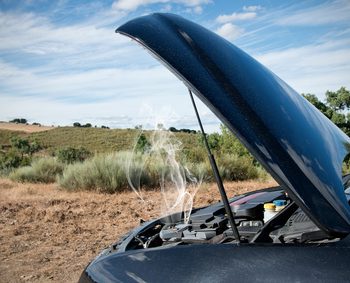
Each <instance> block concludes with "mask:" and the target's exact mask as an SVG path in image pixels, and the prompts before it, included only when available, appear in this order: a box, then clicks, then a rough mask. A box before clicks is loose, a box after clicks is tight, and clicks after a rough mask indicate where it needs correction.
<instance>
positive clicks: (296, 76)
mask: <svg viewBox="0 0 350 283" xmlns="http://www.w3.org/2000/svg"><path fill="white" fill-rule="evenodd" d="M349 46H350V40H336V41H329V42H325V43H321V44H317V45H306V46H302V47H297V48H288V49H285V50H282V51H275V52H269V53H266V54H263V55H260V56H256V58H257V59H258V60H259V61H260V62H262V63H263V64H264V65H266V66H267V67H268V68H270V69H271V70H272V71H273V72H275V73H276V74H278V75H279V76H280V77H281V78H283V79H284V80H285V81H286V82H288V83H289V84H290V85H291V86H292V87H294V88H295V89H296V90H297V91H299V92H312V93H316V94H317V95H320V96H322V95H323V94H324V92H325V91H326V90H336V89H338V88H340V87H341V86H345V87H347V88H350V83H349V76H348V74H350V47H349Z"/></svg>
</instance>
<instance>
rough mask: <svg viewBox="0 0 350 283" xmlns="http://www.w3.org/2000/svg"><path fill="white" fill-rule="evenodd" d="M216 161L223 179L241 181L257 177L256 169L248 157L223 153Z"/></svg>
mask: <svg viewBox="0 0 350 283" xmlns="http://www.w3.org/2000/svg"><path fill="white" fill-rule="evenodd" d="M217 163H218V167H219V172H220V175H221V178H222V179H223V180H226V181H242V180H248V179H256V178H258V177H259V171H258V169H257V167H256V166H254V164H253V160H252V159H251V158H249V157H246V156H242V157H239V156H237V155H233V154H223V155H221V156H220V157H219V159H218V162H217Z"/></svg>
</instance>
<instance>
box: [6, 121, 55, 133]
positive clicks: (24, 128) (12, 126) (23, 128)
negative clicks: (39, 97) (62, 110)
mask: <svg viewBox="0 0 350 283" xmlns="http://www.w3.org/2000/svg"><path fill="white" fill-rule="evenodd" d="M0 129H3V130H10V131H19V132H26V133H37V132H43V131H48V130H52V129H54V127H49V126H38V125H26V124H17V123H8V122H0Z"/></svg>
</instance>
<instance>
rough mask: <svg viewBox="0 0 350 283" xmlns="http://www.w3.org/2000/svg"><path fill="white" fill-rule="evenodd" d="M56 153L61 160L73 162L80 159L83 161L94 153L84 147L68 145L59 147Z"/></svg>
mask: <svg viewBox="0 0 350 283" xmlns="http://www.w3.org/2000/svg"><path fill="white" fill-rule="evenodd" d="M55 155H56V156H57V159H58V160H59V161H60V162H63V163H69V164H72V163H74V162H78V161H80V162H82V161H84V160H86V159H87V158H89V157H90V156H91V155H92V154H91V152H90V151H88V150H87V149H86V148H84V147H80V148H74V147H67V148H61V149H59V150H58V151H57V152H56V154H55Z"/></svg>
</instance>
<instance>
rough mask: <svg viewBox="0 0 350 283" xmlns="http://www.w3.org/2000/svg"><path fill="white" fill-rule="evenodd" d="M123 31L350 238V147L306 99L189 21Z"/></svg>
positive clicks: (172, 19)
mask: <svg viewBox="0 0 350 283" xmlns="http://www.w3.org/2000/svg"><path fill="white" fill-rule="evenodd" d="M116 32H118V33H121V34H123V35H126V36H128V37H130V38H132V39H134V40H136V41H137V42H138V43H140V44H141V45H143V46H144V47H146V49H148V50H149V51H151V53H152V54H153V55H154V56H155V57H156V58H157V59H158V60H160V61H161V62H162V63H163V64H164V65H165V66H166V67H167V68H168V69H170V71H172V72H173V73H174V74H175V75H176V76H178V77H179V78H180V80H182V81H183V82H184V84H185V85H186V86H187V87H188V88H189V89H190V90H192V91H193V92H194V93H195V94H196V95H197V96H198V97H199V98H200V99H201V100H202V101H203V102H204V103H205V104H206V105H207V106H208V107H209V108H210V109H211V110H212V111H213V112H214V113H215V114H216V115H217V116H218V118H219V119H220V120H221V121H222V122H223V123H224V124H225V125H226V126H227V127H228V128H229V129H230V130H231V131H232V132H233V133H234V134H235V135H236V136H237V137H238V138H239V139H240V141H241V142H242V143H243V144H244V145H245V146H246V147H247V148H248V150H249V151H250V152H251V153H252V154H253V155H254V157H255V158H256V159H257V160H259V162H260V163H261V164H262V165H263V166H264V167H265V169H266V170H267V171H268V172H269V173H270V174H271V175H272V176H273V177H274V178H275V179H276V180H277V181H278V182H279V184H280V185H281V186H282V187H283V188H284V189H285V190H286V191H287V192H288V193H289V194H290V196H291V197H292V198H293V200H294V201H295V202H296V203H297V204H298V205H299V206H300V207H301V208H302V209H303V210H304V211H305V213H306V214H307V215H308V216H309V217H310V218H311V219H312V220H313V221H314V222H315V223H316V224H317V225H318V226H319V227H320V228H321V229H323V230H324V231H326V232H327V233H329V234H347V233H349V232H350V209H349V205H348V202H347V200H346V198H345V195H344V188H343V184H342V178H341V177H342V176H341V168H342V162H343V159H344V157H345V156H346V155H347V154H348V151H349V148H350V143H349V142H350V140H349V138H348V137H347V136H346V135H345V134H344V133H343V132H342V131H341V130H339V129H338V128H337V127H336V126H335V125H334V124H333V123H332V122H330V121H329V120H328V119H327V118H326V117H325V116H323V114H321V113H320V112H319V111H318V110H317V109H316V108H315V107H314V106H312V105H311V104H310V103H309V102H308V101H307V100H305V99H304V98H303V97H302V96H301V95H299V94H298V93H296V92H295V91H294V90H293V89H292V88H291V87H290V86H288V85H287V84H286V83H285V82H284V81H282V80H281V79H280V78H279V77H277V76H276V75H275V74H273V73H272V72H271V71H269V70H268V69H267V68H266V67H264V66H263V65H261V64H260V63H259V62H257V61H256V60H254V59H253V58H252V57H250V56H249V55H247V54H246V53H244V52H243V51H242V50H240V49H239V48H237V47H236V46H234V45H233V44H231V43H230V42H228V41H226V40H225V39H223V38H221V37H220V36H218V35H216V34H215V33H213V32H210V31H209V30H207V29H205V28H203V27H201V26H199V25H197V24H195V23H192V22H190V21H188V20H185V19H183V18H182V17H179V16H176V15H172V14H152V15H149V16H144V17H140V18H137V19H134V20H132V21H129V22H128V23H126V24H124V25H122V26H121V27H119V28H118V29H117V31H116Z"/></svg>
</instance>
